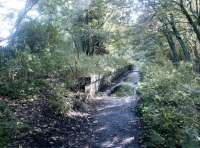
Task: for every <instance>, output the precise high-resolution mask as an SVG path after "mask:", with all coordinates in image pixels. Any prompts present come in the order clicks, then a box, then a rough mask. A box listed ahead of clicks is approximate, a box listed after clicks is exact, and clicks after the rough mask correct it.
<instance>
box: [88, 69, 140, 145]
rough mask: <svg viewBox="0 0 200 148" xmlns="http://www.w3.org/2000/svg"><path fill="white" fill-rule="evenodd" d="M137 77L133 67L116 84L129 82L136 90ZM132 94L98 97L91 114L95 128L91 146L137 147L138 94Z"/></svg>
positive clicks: (136, 71) (137, 73) (137, 74)
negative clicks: (94, 110)
mask: <svg viewBox="0 0 200 148" xmlns="http://www.w3.org/2000/svg"><path fill="white" fill-rule="evenodd" d="M139 79H140V75H139V72H138V70H137V69H134V70H133V71H132V72H131V73H129V74H128V75H127V76H126V77H125V78H123V80H122V81H121V82H120V83H119V84H116V86H119V85H123V83H126V84H127V83H129V84H130V85H132V86H133V91H134V92H136V91H135V90H136V88H137V85H138V82H139ZM116 86H114V87H116ZM114 87H113V88H111V89H110V90H112V89H114ZM108 92H109V91H108ZM134 94H135V95H134V96H129V97H121V98H119V97H112V96H107V95H105V96H103V97H100V98H98V101H97V102H98V104H97V106H96V112H95V113H94V115H93V118H94V119H95V123H96V128H95V131H94V138H93V140H92V144H91V148H139V144H138V133H139V119H138V117H137V115H136V106H137V102H138V96H137V95H136V93H134Z"/></svg>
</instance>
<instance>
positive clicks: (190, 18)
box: [180, 0, 200, 43]
mask: <svg viewBox="0 0 200 148" xmlns="http://www.w3.org/2000/svg"><path fill="white" fill-rule="evenodd" d="M180 8H181V10H182V12H183V14H184V15H185V16H186V18H187V20H188V22H189V23H190V25H191V26H192V28H193V30H194V32H195V33H196V35H197V39H198V40H199V43H200V30H199V29H198V27H197V24H196V23H195V22H194V21H193V19H192V16H190V14H189V13H188V11H187V9H186V8H185V7H184V4H183V0H180Z"/></svg>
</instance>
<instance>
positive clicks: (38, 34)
mask: <svg viewBox="0 0 200 148" xmlns="http://www.w3.org/2000/svg"><path fill="white" fill-rule="evenodd" d="M15 36H16V37H15V38H16V39H15V44H16V47H17V49H18V50H27V49H30V51H31V52H32V53H40V52H42V50H45V49H46V48H49V49H54V48H55V47H56V45H57V43H58V41H59V34H58V30H57V29H56V28H55V27H54V26H52V25H51V24H48V23H42V22H39V21H28V22H25V23H23V25H21V27H20V29H19V30H18V31H17V33H16V35H15Z"/></svg>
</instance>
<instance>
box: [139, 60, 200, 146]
mask: <svg viewBox="0 0 200 148" xmlns="http://www.w3.org/2000/svg"><path fill="white" fill-rule="evenodd" d="M142 72H143V75H144V80H143V82H142V83H141V85H140V92H141V98H142V104H141V107H140V113H141V116H142V123H143V126H144V127H143V129H144V130H143V143H144V145H145V147H156V148H158V147H162V148H163V147H166V148H169V147H172V148H173V147H174V148H175V147H187V148H188V147H199V146H200V140H199V139H200V138H199V135H200V119H199V114H200V112H199V103H200V94H199V93H198V92H197V91H196V90H200V78H199V75H197V74H195V73H193V70H192V64H183V63H182V64H180V67H178V68H177V69H176V68H175V67H174V66H173V65H172V64H170V63H169V62H164V63H162V64H156V63H152V64H148V65H146V66H144V67H143V69H142Z"/></svg>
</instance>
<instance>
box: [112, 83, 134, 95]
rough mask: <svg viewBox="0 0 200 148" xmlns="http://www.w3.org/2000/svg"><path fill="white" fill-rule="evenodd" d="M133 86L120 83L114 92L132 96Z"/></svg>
mask: <svg viewBox="0 0 200 148" xmlns="http://www.w3.org/2000/svg"><path fill="white" fill-rule="evenodd" d="M133 89H134V88H133V87H132V86H129V85H122V86H120V87H119V88H118V89H117V91H116V92H115V95H116V96H119V97H123V96H132V95H133V92H134V90H133Z"/></svg>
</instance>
